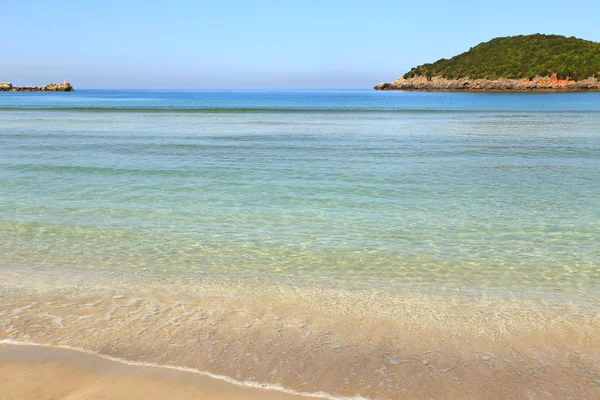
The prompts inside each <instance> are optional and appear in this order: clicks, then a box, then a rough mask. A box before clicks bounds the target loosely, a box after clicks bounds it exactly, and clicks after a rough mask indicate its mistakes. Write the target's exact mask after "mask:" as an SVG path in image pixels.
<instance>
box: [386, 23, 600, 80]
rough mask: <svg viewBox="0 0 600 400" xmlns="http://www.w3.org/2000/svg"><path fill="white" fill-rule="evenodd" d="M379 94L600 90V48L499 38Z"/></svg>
mask: <svg viewBox="0 0 600 400" xmlns="http://www.w3.org/2000/svg"><path fill="white" fill-rule="evenodd" d="M375 89H378V90H423V91H464V90H466V91H590V90H600V43H599V42H592V41H589V40H584V39H579V38H575V37H566V36H560V35H545V34H540V33H538V34H534V35H519V36H509V37H498V38H495V39H492V40H490V41H488V42H484V43H480V44H478V45H477V46H475V47H472V48H470V49H469V50H468V51H466V52H464V53H461V54H459V55H456V56H454V57H452V58H450V59H446V58H442V59H439V60H437V61H435V62H433V63H427V64H422V65H419V66H416V67H414V68H412V69H411V70H410V71H408V72H407V73H405V74H404V75H403V76H402V77H401V78H398V79H397V80H396V81H394V82H391V83H388V82H384V83H380V84H378V85H376V86H375Z"/></svg>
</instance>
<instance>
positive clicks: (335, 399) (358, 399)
mask: <svg viewBox="0 0 600 400" xmlns="http://www.w3.org/2000/svg"><path fill="white" fill-rule="evenodd" d="M0 345H9V346H37V347H45V348H59V349H64V350H70V351H77V352H79V353H84V354H89V355H92V356H96V357H98V358H102V359H105V360H109V361H113V362H118V363H121V364H125V365H131V366H137V367H151V368H164V369H170V370H175V371H182V372H191V373H194V374H198V375H202V376H205V377H208V378H212V379H216V380H220V381H224V382H227V383H230V384H232V385H235V386H239V387H246V388H253V389H262V390H273V391H277V392H281V393H286V394H291V395H295V396H303V397H310V398H315V399H330V400H370V399H369V398H367V397H362V396H353V397H347V396H336V395H333V394H330V393H326V392H299V391H296V390H294V389H289V388H285V387H283V386H281V385H274V384H270V383H266V382H263V383H259V382H253V381H238V380H236V379H233V378H230V377H229V376H226V375H219V374H213V373H212V372H208V371H202V370H199V369H195V368H189V367H183V366H172V365H160V364H154V363H148V362H143V361H129V360H125V359H122V358H118V357H113V356H110V355H108V354H101V353H96V352H94V351H91V350H86V349H83V348H80V347H71V346H65V345H45V344H40V343H35V342H28V341H18V340H12V339H0Z"/></svg>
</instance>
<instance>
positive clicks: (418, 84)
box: [375, 75, 600, 92]
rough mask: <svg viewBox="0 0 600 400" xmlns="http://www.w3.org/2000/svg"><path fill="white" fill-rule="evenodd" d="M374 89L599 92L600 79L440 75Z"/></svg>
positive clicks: (387, 83) (383, 84) (395, 82)
mask: <svg viewBox="0 0 600 400" xmlns="http://www.w3.org/2000/svg"><path fill="white" fill-rule="evenodd" d="M375 90H406V91H421V92H586V91H600V80H598V79H596V78H588V79H585V80H580V81H573V80H569V79H559V78H557V77H556V75H554V76H551V77H536V78H534V79H531V80H530V79H498V80H489V79H465V78H463V79H446V78H439V77H435V76H434V77H431V78H427V77H424V76H419V77H414V78H409V79H405V78H398V79H396V80H395V81H394V82H391V83H390V82H384V83H379V84H377V85H375Z"/></svg>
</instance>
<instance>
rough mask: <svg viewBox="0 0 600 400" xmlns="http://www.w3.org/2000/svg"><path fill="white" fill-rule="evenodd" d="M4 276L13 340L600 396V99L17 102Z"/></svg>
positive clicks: (341, 375) (278, 386)
mask: <svg viewBox="0 0 600 400" xmlns="http://www.w3.org/2000/svg"><path fill="white" fill-rule="evenodd" d="M0 281H1V282H0V339H4V341H5V342H6V343H13V342H19V343H36V344H41V345H53V346H65V347H71V348H77V349H82V350H85V351H89V352H93V353H97V354H102V355H106V356H110V357H115V358H118V359H121V360H123V361H124V362H144V363H151V364H157V365H161V366H171V367H178V368H179V367H181V368H188V369H193V370H197V371H199V372H200V373H207V374H213V375H218V376H223V377H227V379H231V380H232V381H235V382H240V384H248V385H250V384H251V385H254V384H256V385H263V386H264V387H268V388H272V389H273V390H284V391H293V392H302V393H311V394H312V395H315V394H316V395H319V396H322V397H336V396H337V397H339V396H362V397H365V398H377V399H379V398H381V399H386V398H394V399H395V398H407V399H408V398H411V399H412V398H415V399H421V398H423V399H426V398H436V399H438V398H469V396H471V398H475V399H477V398H483V397H478V396H477V394H478V393H488V394H489V397H486V398H490V399H491V398H498V399H500V398H523V399H528V396H530V397H529V398H531V399H534V398H535V399H545V398H553V399H554V398H561V399H562V398H564V399H566V398H569V397H568V396H571V398H573V399H575V398H577V399H587V398H589V399H594V398H596V399H597V398H599V397H600V375H599V374H600V341H599V336H600V331H599V330H598V327H599V326H600V323H599V319H598V316H599V315H600V314H599V312H600V93H560V94H556V93H553V94H538V93H536V94H503V93H494V94H487V93H409V92H378V91H371V90H337V91H328V90H317V91H312V90H298V91H261V90H252V91H175V90H164V91H160V90H78V91H76V92H74V93H0ZM544 393H546V394H544ZM548 393H550V395H551V396H550V395H549V394H548ZM411 396H412V397H411ZM445 396H448V397H445ZM503 396H504V397H503ZM561 396H562V397H561Z"/></svg>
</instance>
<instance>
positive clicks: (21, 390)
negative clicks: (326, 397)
mask: <svg viewBox="0 0 600 400" xmlns="http://www.w3.org/2000/svg"><path fill="white" fill-rule="evenodd" d="M0 392H1V394H2V395H1V396H0V397H1V398H2V399H3V400H50V399H81V400H96V399H98V400H99V399H114V400H118V399H127V400H136V399H140V400H142V399H165V400H166V399H169V400H171V399H179V400H187V399H190V400H191V399H194V400H197V399H206V400H217V399H218V400H242V399H244V400H262V399H264V400H301V399H303V400H306V399H307V397H305V396H300V395H297V396H296V395H292V394H287V393H281V392H277V391H274V390H264V389H259V388H251V387H241V386H238V385H234V384H232V383H228V382H225V381H222V380H218V379H214V378H210V377H207V376H202V375H199V374H196V373H193V372H185V371H177V370H172V369H166V368H156V367H148V366H134V365H127V364H123V363H119V362H116V361H110V360H107V359H103V358H100V357H97V356H94V355H90V354H85V353H81V352H78V351H73V350H65V349H59V348H47V347H40V346H20V345H19V346H14V345H0Z"/></svg>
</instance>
